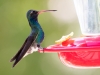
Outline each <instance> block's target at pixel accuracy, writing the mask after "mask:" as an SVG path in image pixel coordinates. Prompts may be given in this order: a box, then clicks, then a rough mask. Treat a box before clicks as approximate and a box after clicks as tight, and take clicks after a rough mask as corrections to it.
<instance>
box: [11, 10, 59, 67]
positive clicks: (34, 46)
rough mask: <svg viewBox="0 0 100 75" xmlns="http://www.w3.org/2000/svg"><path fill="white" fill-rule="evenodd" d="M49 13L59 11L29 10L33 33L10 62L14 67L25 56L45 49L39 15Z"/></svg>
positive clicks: (28, 15)
mask: <svg viewBox="0 0 100 75" xmlns="http://www.w3.org/2000/svg"><path fill="white" fill-rule="evenodd" d="M48 11H57V10H41V11H37V10H29V11H28V12H27V15H26V16H27V19H28V22H29V25H30V27H31V33H30V35H29V36H28V37H27V38H26V40H25V42H24V44H23V45H22V47H21V48H20V49H19V51H18V52H17V53H16V54H15V56H14V57H13V58H12V59H11V60H10V62H13V61H14V63H13V67H14V66H15V65H16V64H17V63H18V62H19V61H20V60H21V59H22V58H24V57H25V56H27V55H28V54H31V53H33V52H34V51H38V49H43V48H42V47H41V46H40V44H41V43H42V41H43V39H44V31H43V29H42V28H41V26H40V24H39V22H38V15H39V14H41V13H43V12H48Z"/></svg>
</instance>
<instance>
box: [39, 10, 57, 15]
mask: <svg viewBox="0 0 100 75" xmlns="http://www.w3.org/2000/svg"><path fill="white" fill-rule="evenodd" d="M49 11H57V10H41V11H39V12H38V14H41V13H43V12H49Z"/></svg>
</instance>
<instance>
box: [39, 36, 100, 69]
mask: <svg viewBox="0 0 100 75" xmlns="http://www.w3.org/2000/svg"><path fill="white" fill-rule="evenodd" d="M69 41H71V42H69ZM72 41H73V42H72ZM40 52H44V53H45V52H58V55H59V58H60V60H61V61H62V62H63V63H64V64H65V65H66V66H70V67H74V68H100V36H86V37H80V38H72V39H68V40H66V41H63V42H62V44H60V45H57V44H56V45H52V46H49V47H47V48H44V50H43V51H42V50H40Z"/></svg>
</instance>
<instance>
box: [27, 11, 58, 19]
mask: <svg viewBox="0 0 100 75" xmlns="http://www.w3.org/2000/svg"><path fill="white" fill-rule="evenodd" d="M48 11H57V10H41V11H37V10H29V11H28V12H27V18H28V20H30V19H34V20H37V17H38V15H39V14H41V13H43V12H48Z"/></svg>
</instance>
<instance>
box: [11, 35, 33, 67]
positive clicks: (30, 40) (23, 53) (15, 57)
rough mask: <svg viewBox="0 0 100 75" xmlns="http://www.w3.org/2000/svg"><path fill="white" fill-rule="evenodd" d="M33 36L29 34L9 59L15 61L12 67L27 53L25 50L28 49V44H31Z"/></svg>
mask: <svg viewBox="0 0 100 75" xmlns="http://www.w3.org/2000/svg"><path fill="white" fill-rule="evenodd" d="M33 40H34V39H33V37H32V36H29V37H28V38H27V39H26V40H25V42H24V44H23V46H22V47H21V49H20V50H19V51H18V52H17V53H16V55H15V56H14V57H13V58H12V59H11V60H10V62H12V61H15V62H14V64H13V67H14V66H15V65H16V64H17V63H18V62H19V61H20V60H21V59H22V58H23V57H24V55H25V54H26V53H27V51H28V50H29V48H30V46H31V45H32V42H33Z"/></svg>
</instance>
